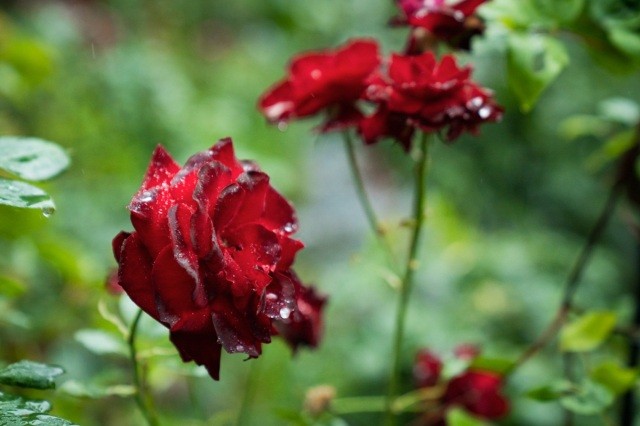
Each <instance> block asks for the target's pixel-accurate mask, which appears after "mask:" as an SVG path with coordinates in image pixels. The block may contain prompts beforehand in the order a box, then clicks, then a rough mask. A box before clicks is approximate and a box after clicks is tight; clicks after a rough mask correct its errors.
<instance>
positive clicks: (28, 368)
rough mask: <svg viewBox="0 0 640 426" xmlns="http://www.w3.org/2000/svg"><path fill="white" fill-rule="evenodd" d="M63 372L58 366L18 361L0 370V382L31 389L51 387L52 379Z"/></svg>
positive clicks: (53, 385) (52, 385) (52, 386)
mask: <svg viewBox="0 0 640 426" xmlns="http://www.w3.org/2000/svg"><path fill="white" fill-rule="evenodd" d="M62 373H64V370H63V369H62V368H60V367H56V366H53V365H47V364H41V363H39V362H33V361H24V360H23V361H19V362H16V363H14V364H11V365H9V366H7V367H6V368H4V369H3V370H0V383H1V384H4V385H11V386H20V387H23V388H32V389H53V388H55V387H56V384H55V381H54V379H55V378H56V377H58V376H59V375H61V374H62Z"/></svg>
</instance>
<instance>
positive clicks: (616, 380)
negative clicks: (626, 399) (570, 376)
mask: <svg viewBox="0 0 640 426" xmlns="http://www.w3.org/2000/svg"><path fill="white" fill-rule="evenodd" d="M590 376H591V379H592V380H594V381H595V382H597V383H599V384H601V385H603V386H605V387H606V388H607V389H609V390H610V391H611V392H612V393H613V394H614V395H621V394H623V393H624V392H626V391H628V390H629V389H631V387H633V385H634V384H635V382H636V379H637V378H638V370H635V369H631V368H624V367H621V366H619V365H618V364H616V363H615V362H612V361H607V362H603V363H602V364H599V365H597V366H596V367H594V368H593V370H591V373H590Z"/></svg>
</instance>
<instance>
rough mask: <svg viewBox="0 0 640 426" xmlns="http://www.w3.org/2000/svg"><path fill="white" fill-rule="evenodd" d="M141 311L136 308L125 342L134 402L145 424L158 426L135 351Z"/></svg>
mask: <svg viewBox="0 0 640 426" xmlns="http://www.w3.org/2000/svg"><path fill="white" fill-rule="evenodd" d="M142 313H143V312H142V309H140V310H138V313H137V314H136V316H135V318H134V319H133V322H132V323H131V328H130V329H129V338H128V339H127V343H128V345H129V353H130V356H131V364H132V365H133V384H134V386H135V387H136V393H135V399H136V404H138V408H139V409H140V411H141V412H142V415H143V416H144V418H145V419H146V420H147V424H148V425H149V426H158V425H159V424H160V423H159V422H158V419H157V417H156V415H155V413H154V411H153V409H152V408H151V404H150V397H149V396H147V395H146V393H145V387H146V386H145V384H144V380H143V379H142V376H141V374H140V365H139V364H138V356H137V352H136V333H137V331H138V324H139V323H140V318H142Z"/></svg>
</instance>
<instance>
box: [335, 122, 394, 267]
mask: <svg viewBox="0 0 640 426" xmlns="http://www.w3.org/2000/svg"><path fill="white" fill-rule="evenodd" d="M342 136H343V140H344V147H345V151H346V153H347V159H348V160H349V168H350V169H351V177H352V178H353V182H354V184H355V187H356V188H355V189H356V193H357V194H358V199H359V200H360V205H361V206H362V209H363V210H364V213H365V216H366V218H367V222H368V224H369V227H370V228H371V230H372V231H373V233H374V235H375V236H376V237H377V239H378V242H379V244H380V246H381V247H382V248H383V249H384V251H385V253H386V255H387V257H388V260H389V263H390V265H391V266H392V267H394V266H395V265H396V259H395V256H394V254H393V249H392V248H391V245H390V244H389V242H388V241H387V238H386V232H385V230H384V228H383V227H382V226H381V224H380V221H379V220H378V217H377V215H376V212H375V210H374V208H373V204H371V200H370V199H369V196H368V195H367V190H366V188H365V186H364V179H362V173H361V172H360V168H359V167H358V161H357V159H356V152H355V147H354V142H353V138H351V134H350V133H349V132H348V131H347V130H345V131H344V132H342Z"/></svg>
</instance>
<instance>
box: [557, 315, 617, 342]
mask: <svg viewBox="0 0 640 426" xmlns="http://www.w3.org/2000/svg"><path fill="white" fill-rule="evenodd" d="M615 325H616V315H615V314H614V313H613V312H608V311H600V312H590V313H588V314H586V315H583V316H582V317H580V318H579V319H577V320H576V321H574V322H572V323H570V324H567V325H566V326H565V327H564V328H563V329H562V333H561V334H560V349H561V350H563V351H569V352H586V351H591V350H593V349H595V348H597V347H598V346H600V345H601V344H602V342H604V341H605V339H607V337H609V335H610V334H611V332H612V331H613V328H614V327H615Z"/></svg>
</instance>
